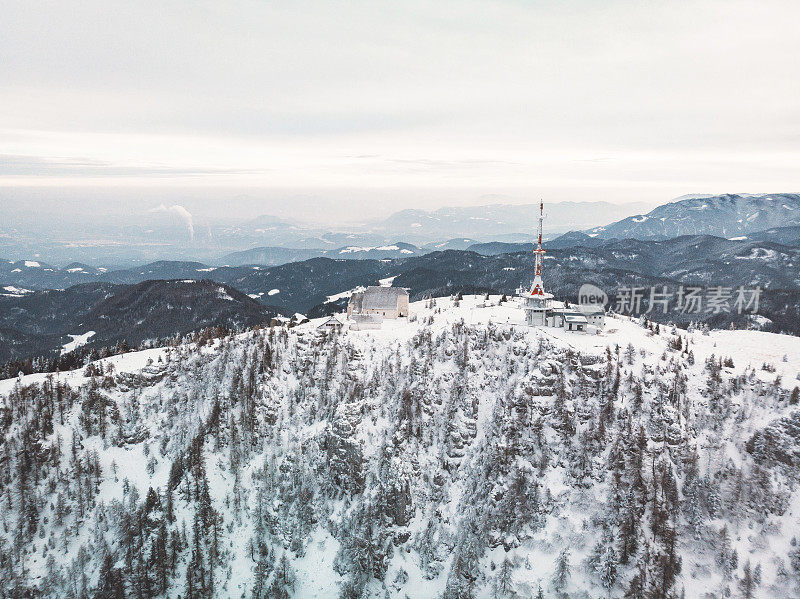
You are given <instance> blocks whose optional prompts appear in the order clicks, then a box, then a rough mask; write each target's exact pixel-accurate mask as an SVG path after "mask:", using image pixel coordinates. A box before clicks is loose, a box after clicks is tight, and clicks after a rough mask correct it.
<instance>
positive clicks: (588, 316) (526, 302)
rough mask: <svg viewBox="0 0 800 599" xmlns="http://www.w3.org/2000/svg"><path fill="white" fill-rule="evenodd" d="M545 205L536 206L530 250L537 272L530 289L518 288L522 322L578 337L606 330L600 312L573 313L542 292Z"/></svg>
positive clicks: (581, 311)
mask: <svg viewBox="0 0 800 599" xmlns="http://www.w3.org/2000/svg"><path fill="white" fill-rule="evenodd" d="M543 220H544V202H540V203H539V244H538V246H537V247H536V248H535V249H534V250H533V253H534V255H535V256H536V272H535V275H534V278H533V282H532V283H531V286H530V289H523V288H520V290H519V297H520V301H521V303H522V309H523V310H524V311H525V322H526V324H528V325H529V326H532V327H556V328H560V329H565V330H567V331H575V332H579V333H586V332H589V331H590V329H595V330H597V329H602V328H603V327H604V326H605V312H604V311H603V310H602V309H601V308H597V307H592V308H591V310H584V309H573V308H570V307H568V306H567V304H565V303H564V302H557V301H555V299H554V297H553V294H552V293H546V292H545V290H544V281H543V280H542V263H543V260H544V254H545V250H544V249H543V248H542V221H543Z"/></svg>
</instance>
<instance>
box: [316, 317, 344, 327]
mask: <svg viewBox="0 0 800 599" xmlns="http://www.w3.org/2000/svg"><path fill="white" fill-rule="evenodd" d="M340 326H342V323H341V322H340V321H339V319H338V318H336V317H335V316H331V317H330V318H328V319H327V320H326V321H325V322H323V323H322V324H321V325H319V326H318V327H317V328H318V329H321V328H323V327H340Z"/></svg>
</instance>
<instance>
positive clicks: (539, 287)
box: [531, 200, 545, 296]
mask: <svg viewBox="0 0 800 599" xmlns="http://www.w3.org/2000/svg"><path fill="white" fill-rule="evenodd" d="M543 221H544V201H543V200H539V245H538V246H537V247H536V249H535V250H533V253H534V254H535V255H536V276H535V277H534V279H533V283H532V284H531V295H539V296H544V283H543V282H542V261H543V259H542V258H543V256H544V253H545V251H544V249H542V222H543Z"/></svg>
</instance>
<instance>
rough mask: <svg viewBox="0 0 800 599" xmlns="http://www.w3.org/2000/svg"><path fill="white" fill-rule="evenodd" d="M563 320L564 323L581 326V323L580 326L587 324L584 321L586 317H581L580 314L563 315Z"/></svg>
mask: <svg viewBox="0 0 800 599" xmlns="http://www.w3.org/2000/svg"><path fill="white" fill-rule="evenodd" d="M564 320H565V321H566V322H574V323H576V324H581V323H582V324H587V323H588V321H587V320H586V317H585V316H583V315H581V314H572V313H569V314H566V313H565V314H564Z"/></svg>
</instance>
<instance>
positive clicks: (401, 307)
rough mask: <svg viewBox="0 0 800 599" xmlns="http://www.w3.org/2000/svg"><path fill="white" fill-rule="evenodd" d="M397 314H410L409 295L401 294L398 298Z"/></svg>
mask: <svg viewBox="0 0 800 599" xmlns="http://www.w3.org/2000/svg"><path fill="white" fill-rule="evenodd" d="M397 315H398V316H404V317H405V316H408V296H407V295H401V296H400V297H398V298H397Z"/></svg>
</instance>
